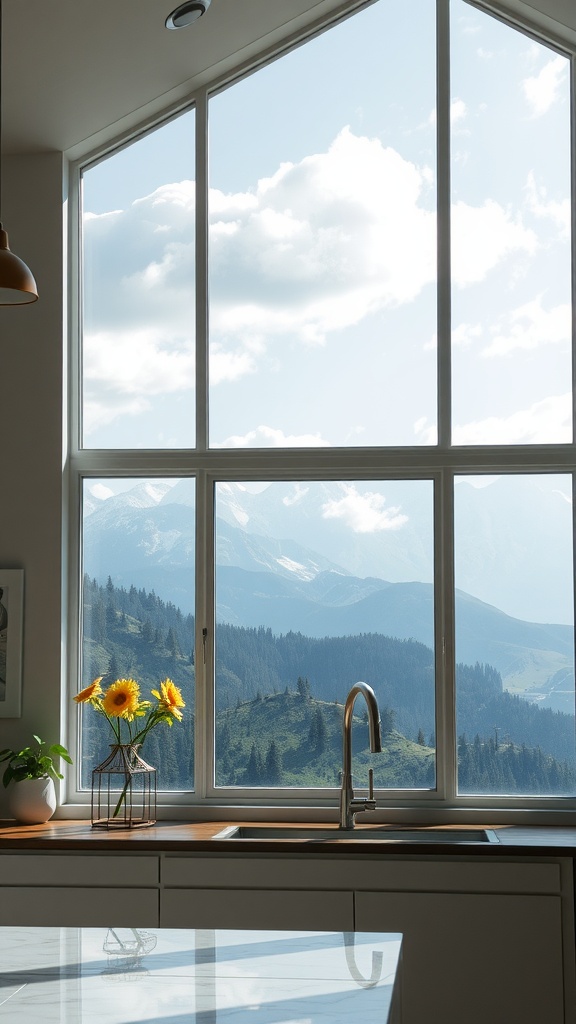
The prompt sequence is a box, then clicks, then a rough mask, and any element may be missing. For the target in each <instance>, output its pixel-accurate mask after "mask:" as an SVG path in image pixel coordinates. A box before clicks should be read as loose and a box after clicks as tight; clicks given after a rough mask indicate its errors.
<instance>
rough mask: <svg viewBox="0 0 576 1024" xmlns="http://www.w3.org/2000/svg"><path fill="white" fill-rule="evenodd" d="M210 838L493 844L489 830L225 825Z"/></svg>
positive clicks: (494, 838)
mask: <svg viewBox="0 0 576 1024" xmlns="http://www.w3.org/2000/svg"><path fill="white" fill-rule="evenodd" d="M212 838H213V839H238V840H242V839H247V840H250V839H252V840H255V839H258V840H262V839H271V840H275V841H278V840H307V841H308V842H317V843H325V842H330V841H334V840H336V839H337V840H343V839H344V840H353V841H354V842H359V841H360V842H379V843H497V842H499V840H498V836H497V835H496V833H495V832H494V831H493V830H492V829H489V828H446V829H440V828H426V827H422V828H388V827H386V826H382V827H381V828H361V827H358V828H350V829H347V828H338V827H336V826H334V827H333V828H310V827H306V826H300V825H293V826H292V827H283V826H282V825H229V826H227V827H226V828H224V829H222V831H221V832H218V833H217V834H216V835H215V836H213V837H212Z"/></svg>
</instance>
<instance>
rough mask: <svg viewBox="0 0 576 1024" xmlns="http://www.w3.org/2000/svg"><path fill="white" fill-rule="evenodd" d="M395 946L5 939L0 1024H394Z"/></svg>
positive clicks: (321, 935)
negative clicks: (276, 1023)
mask: <svg viewBox="0 0 576 1024" xmlns="http://www.w3.org/2000/svg"><path fill="white" fill-rule="evenodd" d="M400 952H401V936H400V935H391V934H384V933H380V932H378V933H374V934H369V933H356V934H351V933H341V932H340V933H337V932H298V931H270V932H266V931H247V930H242V931H237V930H214V929H169V928H154V929H146V930H143V929H136V928H126V927H117V928H113V927H110V928H0V1019H1V1020H2V1024H37V1022H38V1021H41V1022H42V1024H88V1022H89V1024H95V1022H97V1021H100V1020H102V1021H106V1024H136V1022H143V1024H145V1022H146V1021H149V1022H154V1024H160V1022H168V1021H170V1022H176V1021H177V1022H181V1024H186V1022H192V1021H196V1022H197V1024H200V1022H201V1024H226V1022H227V1021H234V1024H244V1022H248V1021H250V1024H260V1022H261V1024H272V1022H279V1021H282V1024H291V1022H294V1024H296V1022H301V1021H303V1020H306V1021H307V1022H310V1024H317V1022H322V1024H353V1022H356V1021H362V1022H363V1024H372V1022H374V1024H386V1022H389V1024H400V1019H401V1018H400V1007H399V995H398V993H399V985H398V973H399V963H400Z"/></svg>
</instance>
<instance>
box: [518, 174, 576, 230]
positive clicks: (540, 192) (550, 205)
mask: <svg viewBox="0 0 576 1024" xmlns="http://www.w3.org/2000/svg"><path fill="white" fill-rule="evenodd" d="M566 183H567V185H568V180H567V182H566ZM525 194H526V204H527V206H528V209H529V210H530V212H531V213H533V214H534V215H535V216H536V217H542V218H549V219H550V220H551V221H552V222H553V223H554V224H556V226H557V227H559V228H560V234H561V236H562V237H563V238H566V239H569V238H570V226H571V221H570V217H571V204H570V198H569V196H566V197H565V199H560V200H558V199H548V193H547V190H546V188H545V187H544V186H538V185H537V183H536V178H535V176H534V172H533V171H530V173H529V174H528V178H527V180H526V185H525Z"/></svg>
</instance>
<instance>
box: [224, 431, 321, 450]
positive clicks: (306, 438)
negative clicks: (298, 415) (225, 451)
mask: <svg viewBox="0 0 576 1024" xmlns="http://www.w3.org/2000/svg"><path fill="white" fill-rule="evenodd" d="M329 446H330V442H329V441H325V440H324V438H322V437H320V435H319V434H284V433H283V432H282V431H281V430H276V429H275V428H274V427H266V426H259V427H257V428H256V430H249V431H248V433H247V434H243V435H240V434H232V435H231V436H230V437H227V438H226V440H225V441H223V442H222V444H221V445H219V446H218V447H219V448H328V447H329Z"/></svg>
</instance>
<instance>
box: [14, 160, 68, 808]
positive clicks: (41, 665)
mask: <svg viewBox="0 0 576 1024" xmlns="http://www.w3.org/2000/svg"><path fill="white" fill-rule="evenodd" d="M2 191H3V200H4V202H3V220H4V227H5V228H6V230H7V231H8V235H9V239H10V248H11V249H12V251H13V252H15V253H16V254H17V255H19V256H20V257H21V259H23V260H24V261H25V262H26V263H27V264H28V266H29V267H30V269H31V270H32V272H33V274H34V276H35V278H36V282H37V284H38V289H39V294H40V298H39V300H38V302H36V303H33V304H31V305H27V306H20V307H2V308H0V409H1V416H2V437H3V444H2V456H1V466H2V469H1V472H0V567H1V568H23V569H24V656H23V707H22V718H20V719H5V718H0V749H3V748H4V747H7V746H10V747H13V746H16V745H20V744H22V745H24V744H26V743H28V742H30V741H31V739H32V734H33V733H37V734H38V735H39V736H41V737H42V738H43V739H47V740H49V741H50V742H57V741H58V740H59V739H60V700H59V689H60V637H61V596H60V595H61V585H60V580H61V561H62V547H61V529H62V527H61V521H62V508H61V492H62V426H61V425H62V358H63V356H62V353H63V322H64V318H63V312H62V309H63V288H62V280H63V275H62V265H63V242H62V156H61V154H59V153H48V154H42V155H35V156H28V157H13V158H10V159H8V160H6V161H5V163H4V164H3V167H2ZM0 771H1V768H0ZM4 796H5V794H4V791H3V788H2V787H0V817H1V816H2V811H3V807H4Z"/></svg>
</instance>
